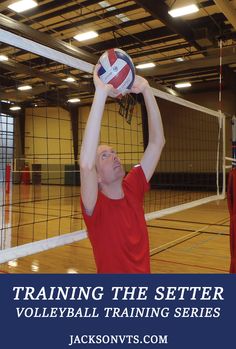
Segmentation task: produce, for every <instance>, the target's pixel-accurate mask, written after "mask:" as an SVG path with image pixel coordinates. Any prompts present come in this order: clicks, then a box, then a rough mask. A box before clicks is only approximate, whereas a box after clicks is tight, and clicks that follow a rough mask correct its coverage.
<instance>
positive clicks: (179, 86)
mask: <svg viewBox="0 0 236 349" xmlns="http://www.w3.org/2000/svg"><path fill="white" fill-rule="evenodd" d="M191 86H192V85H191V83H190V82H180V83H178V84H175V87H176V88H185V87H191Z"/></svg>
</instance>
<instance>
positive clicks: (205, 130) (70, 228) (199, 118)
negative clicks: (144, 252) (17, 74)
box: [0, 29, 225, 263]
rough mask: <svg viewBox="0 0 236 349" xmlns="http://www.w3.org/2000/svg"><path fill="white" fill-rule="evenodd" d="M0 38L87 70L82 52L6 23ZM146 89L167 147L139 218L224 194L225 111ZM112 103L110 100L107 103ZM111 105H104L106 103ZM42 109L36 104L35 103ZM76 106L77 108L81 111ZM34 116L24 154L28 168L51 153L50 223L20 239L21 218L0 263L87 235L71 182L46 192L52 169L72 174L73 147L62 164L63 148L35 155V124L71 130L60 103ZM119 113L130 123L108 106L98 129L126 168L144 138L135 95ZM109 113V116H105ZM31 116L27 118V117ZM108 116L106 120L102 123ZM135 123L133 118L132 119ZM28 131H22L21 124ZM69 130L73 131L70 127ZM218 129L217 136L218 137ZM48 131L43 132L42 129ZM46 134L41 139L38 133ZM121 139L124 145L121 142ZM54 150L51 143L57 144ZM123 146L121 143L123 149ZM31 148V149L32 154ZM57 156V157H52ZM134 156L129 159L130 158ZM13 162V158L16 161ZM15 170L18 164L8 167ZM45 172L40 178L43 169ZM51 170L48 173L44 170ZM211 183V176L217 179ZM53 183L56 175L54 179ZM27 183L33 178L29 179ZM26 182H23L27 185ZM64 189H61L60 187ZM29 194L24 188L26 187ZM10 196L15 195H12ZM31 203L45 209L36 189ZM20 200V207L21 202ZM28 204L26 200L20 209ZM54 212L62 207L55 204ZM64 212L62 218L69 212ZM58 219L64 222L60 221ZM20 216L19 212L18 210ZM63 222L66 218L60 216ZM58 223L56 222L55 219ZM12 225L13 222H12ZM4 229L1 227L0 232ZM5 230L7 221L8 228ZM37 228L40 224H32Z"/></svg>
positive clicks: (90, 68) (46, 166) (63, 178)
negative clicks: (65, 207)
mask: <svg viewBox="0 0 236 349" xmlns="http://www.w3.org/2000/svg"><path fill="white" fill-rule="evenodd" d="M0 38H1V39H0V40H1V41H2V42H4V43H6V44H9V45H11V46H14V47H17V48H21V49H23V50H25V51H27V52H32V53H34V54H36V55H39V56H41V57H46V58H47V59H50V60H52V61H53V62H59V63H60V64H63V66H65V65H66V66H68V67H71V68H74V69H77V70H80V71H83V72H88V73H92V71H93V65H92V64H90V63H88V62H85V61H83V60H81V59H77V58H75V57H71V56H70V55H68V54H65V53H62V52H59V51H57V50H55V49H51V48H50V47H46V46H44V45H41V44H38V43H36V42H33V41H32V40H28V39H26V38H24V37H21V36H18V35H16V34H12V33H10V32H8V31H6V30H3V29H0ZM153 93H154V95H155V97H156V98H157V100H158V104H159V106H160V109H161V114H162V118H163V122H164V130H165V137H166V146H165V148H164V151H163V153H162V156H161V160H160V162H159V164H158V168H157V169H156V171H155V174H154V176H153V178H152V180H151V187H152V192H151V194H150V196H148V197H147V199H146V201H145V218H146V220H151V219H155V218H158V217H162V216H164V215H167V214H171V213H175V212H179V211H182V210H184V209H188V208H192V207H196V206H198V205H202V204H204V203H208V202H211V201H214V200H218V199H223V198H224V197H225V163H224V161H225V116H224V114H223V113H221V112H219V111H214V110H211V109H209V108H205V107H202V106H200V105H197V104H195V103H192V102H190V101H187V100H184V99H182V98H179V97H176V96H172V95H170V94H168V93H166V92H163V91H160V90H157V89H154V88H153ZM114 104H116V103H114ZM111 107H112V105H111V104H109V108H111ZM42 110H43V108H42ZM82 111H83V110H82ZM82 111H80V113H81V115H80V119H81V121H80V125H79V143H80V144H81V140H82V133H83V129H84V127H85V124H86V121H87V114H88V110H87V109H86V107H85V110H84V113H83V112H82ZM34 113H36V114H34V115H29V112H28V114H27V118H28V124H27V127H28V128H29V132H30V131H31V129H34V130H35V132H36V134H35V135H34V137H32V142H33V145H32V146H31V148H32V151H33V150H35V151H34V153H32V154H28V157H27V159H26V160H32V159H33V160H32V161H33V162H32V161H31V163H30V161H29V164H30V166H31V168H32V165H33V164H36V162H37V160H38V159H39V161H40V162H43V161H44V159H50V161H51V162H50V163H45V164H43V165H42V168H41V170H40V171H41V175H42V180H45V179H44V178H49V180H50V182H49V180H47V181H48V182H46V183H45V184H44V183H42V184H44V186H42V191H43V192H44V191H46V190H47V193H46V196H47V198H48V200H52V204H53V205H54V206H51V205H49V211H48V213H47V216H48V219H49V222H48V223H47V227H48V231H47V232H46V234H45V237H44V238H40V239H39V238H38V236H37V234H38V231H37V229H35V230H34V234H33V235H32V236H31V242H27V243H26V239H25V238H22V237H21V235H20V234H21V233H23V232H26V230H27V227H26V225H24V224H22V225H21V223H20V222H19V224H18V226H17V227H14V226H12V231H13V230H14V229H15V228H16V229H15V230H17V232H18V235H17V238H16V239H14V246H15V247H11V248H5V249H4V246H3V248H2V250H1V251H0V263H4V262H7V261H10V260H14V259H15V258H20V257H24V256H27V255H31V254H34V253H37V252H40V251H45V250H49V249H51V248H55V247H57V246H62V245H65V244H69V243H72V242H75V241H79V240H81V239H84V238H86V236H87V234H86V231H85V230H84V229H83V226H84V224H83V222H82V219H81V212H80V209H79V207H77V206H76V205H78V202H79V200H78V195H79V193H78V191H77V189H78V188H76V187H72V186H71V187H70V185H71V183H70V185H69V187H68V190H69V191H70V192H71V193H74V194H73V195H69V196H66V195H64V194H63V193H64V190H61V189H60V190H59V192H60V193H62V196H61V197H59V196H57V197H55V198H54V197H53V196H52V195H51V194H50V193H51V190H52V189H51V188H52V186H53V185H55V183H54V182H55V181H56V180H57V177H58V175H57V173H59V179H60V183H59V184H61V182H63V181H64V182H63V183H65V182H66V180H67V179H68V182H70V181H71V179H70V178H68V176H67V175H66V174H67V169H68V168H69V169H71V166H72V165H73V161H74V159H73V154H72V152H73V150H72V149H73V146H71V147H70V159H71V160H70V161H71V162H70V163H68V161H69V160H68V159H67V154H65V156H66V158H64V155H63V154H64V153H62V154H56V157H55V158H54V157H53V156H52V155H51V153H50V154H40V147H38V142H39V138H40V137H38V135H37V132H38V123H39V122H45V120H46V124H47V123H48V126H47V132H48V134H50V132H54V131H55V129H54V128H53V127H51V126H50V125H53V123H54V122H56V121H55V120H57V122H58V124H59V125H60V127H62V128H63V136H62V137H64V134H65V131H66V130H67V131H68V130H70V129H71V124H70V117H69V116H68V113H67V114H66V113H65V112H64V111H63V112H62V110H60V114H58V115H57V116H56V117H54V116H53V115H51V114H50V113H49V110H48V111H47V112H46V114H47V116H46V117H45V115H40V112H39V111H38V112H36V111H34ZM120 113H121V115H122V116H123V117H124V120H127V122H128V123H130V122H131V119H132V127H129V128H126V126H124V125H123V124H122V126H120V124H121V123H120V119H121V120H122V118H116V116H115V114H116V113H115V111H114V112H112V111H110V112H109V115H107V121H108V122H107V123H106V125H104V128H106V132H107V134H105V133H104V132H103V131H104V130H103V131H102V132H103V133H104V139H105V140H106V139H107V140H112V141H113V142H115V143H116V145H117V146H119V147H120V149H121V151H123V154H124V159H125V161H126V166H127V168H128V167H129V168H130V167H131V166H133V165H135V164H137V162H136V160H137V158H138V157H139V159H140V156H141V155H142V153H143V150H144V149H143V144H144V143H143V137H142V132H143V129H142V115H141V108H140V106H139V105H135V103H134V98H133V97H132V96H126V98H125V99H124V100H122V101H121V103H120ZM108 119H109V120H108ZM30 120H31V121H30ZM109 121H110V123H109ZM133 124H134V125H133ZM27 132H28V131H27ZM69 132H71V130H70V131H68V137H70V138H72V135H71V134H69ZM219 133H220V134H221V136H220V137H219ZM48 137H49V135H48ZM45 141H48V140H47V139H46V138H45ZM69 141H70V140H69V139H65V137H64V138H62V139H58V138H57V139H56V140H55V137H52V141H51V143H50V144H47V150H46V151H47V152H51V149H52V144H53V142H54V143H56V142H61V143H62V144H63V146H61V147H60V148H61V149H62V150H61V151H62V152H63V151H65V148H68V147H67V146H66V145H65V146H64V144H67V143H68V142H69ZM123 143H126V144H125V147H124V145H123ZM56 148H57V149H58V147H57V146H56ZM122 149H123V150H122ZM37 152H38V153H37ZM59 155H60V160H59V164H58V162H57V163H55V161H58V156H59ZM133 159H134V161H135V162H136V163H133ZM15 163H17V161H15ZM15 171H17V169H15ZM45 172H46V173H47V176H45V177H44V173H45ZM48 173H52V175H48ZM217 182H218V183H217ZM56 184H57V182H56ZM17 185H18V184H14V185H13V187H15V188H17ZM30 185H32V183H31V184H30ZM29 188H30V187H29ZM65 192H67V191H66V188H65ZM28 194H29V193H28ZM28 194H27V195H28ZM69 197H70V201H71V202H70V207H72V208H73V209H72V210H71V209H70V212H69V213H68V212H67V211H65V213H63V212H62V216H61V217H57V211H56V210H55V205H57V203H58V206H60V207H61V203H62V202H66V203H67V202H68V198H69ZM20 198H21V201H19V202H14V205H15V207H19V206H21V205H25V204H26V201H25V198H24V197H20ZM13 199H14V198H13ZM0 203H1V206H2V207H1V210H0V211H2V209H3V210H4V203H2V202H1V201H0ZM31 204H32V205H33V206H34V210H35V211H37V210H38V212H40V214H39V216H42V213H43V210H44V207H45V206H44V202H43V201H41V200H39V199H38V198H37V190H35V192H34V201H32V202H31ZM22 207H24V206H22ZM28 209H29V208H28V207H27V210H28ZM60 212H61V211H60ZM68 217H69V218H68ZM78 218H80V220H81V227H80V228H79V229H78V224H77V221H79V219H78ZM55 219H57V220H58V219H60V227H63V228H65V233H64V232H60V233H59V234H58V236H52V229H53V228H52V225H51V224H50V222H52V223H53V222H54V221H55ZM68 219H70V223H69V224H67V220H68ZM63 220H64V221H63ZM18 221H20V217H18ZM63 222H65V223H63ZM43 223H44V222H41V221H39V222H38V221H36V219H35V218H34V225H35V226H36V225H37V224H38V225H39V227H40V232H41V231H42V227H41V226H40V224H43ZM62 223H63V224H62ZM12 224H13V223H12ZM4 229H5V227H4V226H2V227H1V231H3V230H4ZM8 229H9V227H8ZM38 229H39V228H38Z"/></svg>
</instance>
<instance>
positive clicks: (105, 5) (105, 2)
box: [98, 1, 116, 11]
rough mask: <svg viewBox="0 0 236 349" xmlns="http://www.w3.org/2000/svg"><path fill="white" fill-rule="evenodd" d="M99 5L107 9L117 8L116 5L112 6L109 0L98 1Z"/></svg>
mask: <svg viewBox="0 0 236 349" xmlns="http://www.w3.org/2000/svg"><path fill="white" fill-rule="evenodd" d="M98 5H100V6H101V7H102V8H105V9H106V11H114V10H116V7H115V6H111V4H110V3H109V2H108V1H100V2H99V3H98Z"/></svg>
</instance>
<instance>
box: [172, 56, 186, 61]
mask: <svg viewBox="0 0 236 349" xmlns="http://www.w3.org/2000/svg"><path fill="white" fill-rule="evenodd" d="M174 60H175V62H184V58H183V57H177V58H175V59H174Z"/></svg>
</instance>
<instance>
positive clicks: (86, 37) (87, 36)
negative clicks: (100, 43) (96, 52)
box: [74, 31, 98, 41]
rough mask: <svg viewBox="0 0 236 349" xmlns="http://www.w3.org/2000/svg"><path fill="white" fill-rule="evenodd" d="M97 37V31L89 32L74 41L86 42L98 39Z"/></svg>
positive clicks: (75, 37) (78, 36) (76, 37)
mask: <svg viewBox="0 0 236 349" xmlns="http://www.w3.org/2000/svg"><path fill="white" fill-rule="evenodd" d="M97 36H98V33H96V32H95V31H89V32H86V33H82V34H77V35H75V36H74V39H75V40H77V41H85V40H90V39H93V38H96V37H97Z"/></svg>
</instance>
